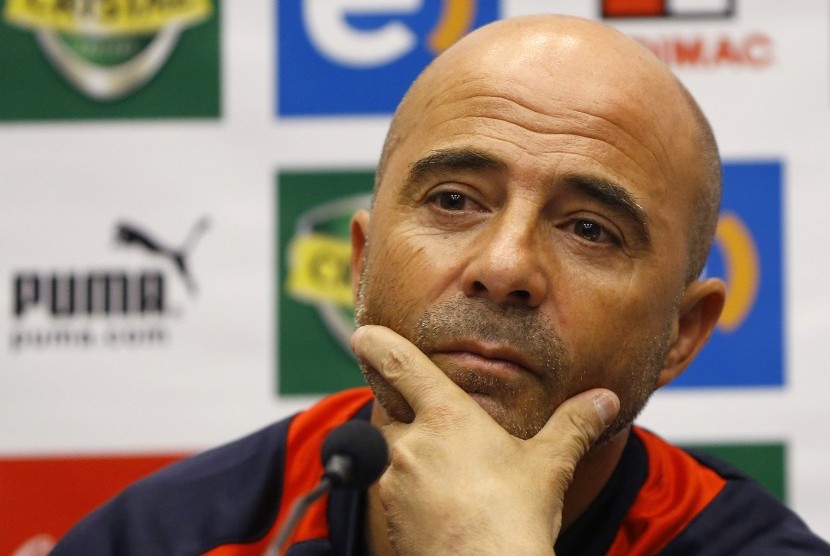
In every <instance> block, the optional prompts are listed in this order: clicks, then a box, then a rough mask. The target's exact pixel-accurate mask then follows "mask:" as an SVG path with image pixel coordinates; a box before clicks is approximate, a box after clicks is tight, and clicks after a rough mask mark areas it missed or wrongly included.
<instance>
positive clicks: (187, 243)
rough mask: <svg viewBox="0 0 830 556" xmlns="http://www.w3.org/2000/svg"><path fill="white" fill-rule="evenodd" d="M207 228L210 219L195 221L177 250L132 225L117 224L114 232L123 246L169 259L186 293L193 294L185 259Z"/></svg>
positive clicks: (191, 278) (194, 286)
mask: <svg viewBox="0 0 830 556" xmlns="http://www.w3.org/2000/svg"><path fill="white" fill-rule="evenodd" d="M209 227H210V219H209V218H208V217H207V216H203V217H202V218H200V219H199V220H197V221H196V223H195V224H194V225H193V227H191V228H190V231H189V232H188V234H187V236H186V237H185V240H184V241H183V242H182V246H181V247H179V248H178V249H176V248H172V247H167V246H165V245H164V244H162V243H161V242H160V241H158V240H157V239H155V238H153V237H152V236H151V235H150V234H148V233H147V232H145V231H144V230H142V229H141V228H139V227H137V226H135V225H133V224H129V223H125V222H119V223H118V224H116V227H115V230H116V240H117V241H118V242H120V243H123V244H125V245H131V244H136V245H140V246H142V247H144V248H145V249H147V250H148V251H150V252H151V253H156V254H158V255H161V256H163V257H165V258H167V259H170V260H171V261H172V262H173V265H174V266H175V267H176V270H178V272H179V276H181V277H182V280H183V281H184V284H185V286H186V287H187V289H188V291H189V292H190V293H191V294H195V293H196V282H195V280H194V279H193V276H192V275H191V274H190V270H189V267H188V264H187V257H189V256H190V253H191V252H192V251H193V248H194V247H195V245H196V242H197V241H198V240H199V238H200V237H201V236H202V234H204V233H205V231H206V230H207V229H208V228H209Z"/></svg>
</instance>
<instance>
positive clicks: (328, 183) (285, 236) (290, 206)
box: [277, 171, 374, 394]
mask: <svg viewBox="0 0 830 556" xmlns="http://www.w3.org/2000/svg"><path fill="white" fill-rule="evenodd" d="M373 179H374V174H373V173H372V172H323V171H320V172H282V173H280V174H279V176H278V178H277V208H278V214H279V222H280V224H279V242H278V243H279V248H278V254H277V257H278V259H277V260H278V261H279V276H280V279H279V284H278V288H279V295H278V296H277V298H278V302H279V308H278V315H279V318H278V338H277V340H278V346H279V347H278V352H279V353H278V357H277V364H278V366H279V367H278V375H279V380H278V383H279V393H281V394H318V393H327V392H333V391H335V390H339V389H342V388H347V387H350V386H356V385H358V384H362V383H363V379H362V377H361V375H360V371H359V369H358V368H357V364H356V363H355V360H354V357H353V356H352V353H351V350H350V349H349V338H350V337H351V334H352V330H354V325H353V321H354V308H353V304H352V287H351V271H350V264H349V263H350V257H351V242H350V239H349V223H350V221H351V216H352V214H353V213H354V212H355V211H356V210H357V209H359V208H366V207H368V206H369V200H370V192H371V189H372V181H373Z"/></svg>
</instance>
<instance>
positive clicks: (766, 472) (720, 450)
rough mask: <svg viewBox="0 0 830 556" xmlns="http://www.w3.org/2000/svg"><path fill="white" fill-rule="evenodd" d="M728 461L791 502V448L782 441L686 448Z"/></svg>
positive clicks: (776, 495)
mask: <svg viewBox="0 0 830 556" xmlns="http://www.w3.org/2000/svg"><path fill="white" fill-rule="evenodd" d="M684 448H689V449H691V450H696V451H699V452H703V453H706V454H709V455H712V456H715V457H716V458H719V459H722V460H724V461H727V462H729V463H731V464H732V465H734V466H735V467H737V468H738V469H740V470H741V471H743V472H744V473H746V474H747V475H749V476H750V477H752V478H753V479H755V480H756V481H758V482H759V483H760V484H761V486H763V487H764V488H765V489H766V490H767V492H769V493H770V494H772V495H773V496H775V497H776V498H778V499H779V500H781V501H783V502H786V501H787V475H786V461H787V445H786V444H785V443H781V442H764V443H740V444H692V445H687V446H684Z"/></svg>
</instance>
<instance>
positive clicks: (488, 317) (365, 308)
mask: <svg viewBox="0 0 830 556" xmlns="http://www.w3.org/2000/svg"><path fill="white" fill-rule="evenodd" d="M366 262H367V261H364V265H363V272H362V274H361V277H360V283H359V288H358V296H357V300H356V302H355V324H356V326H363V325H365V324H378V325H382V326H387V327H389V328H391V329H392V330H394V331H395V332H397V333H398V334H401V335H402V336H403V337H405V338H406V339H408V340H409V341H411V342H412V343H413V344H414V345H415V346H416V347H417V348H418V349H419V350H421V351H422V352H423V353H424V354H426V355H427V356H428V357H430V358H431V359H432V356H433V355H434V353H435V351H436V347H438V346H441V345H446V343H447V341H448V340H449V339H465V340H474V341H475V340H477V341H481V342H488V343H499V344H506V345H510V346H511V347H512V348H513V349H514V350H517V351H519V352H520V353H522V354H523V356H524V357H525V358H526V359H527V360H528V361H531V362H533V366H534V368H535V370H536V371H537V372H536V373H535V374H530V373H529V371H528V374H527V375H526V376H522V377H519V378H520V379H521V380H518V381H515V382H511V381H504V380H501V379H499V378H497V377H495V376H493V375H490V374H484V373H480V372H478V371H476V370H475V369H470V368H466V367H460V366H457V365H454V364H444V365H443V366H442V367H441V370H442V371H443V372H444V373H445V374H446V375H447V376H448V377H449V378H450V379H452V380H453V382H455V383H456V384H457V385H458V386H460V387H461V388H462V389H463V390H464V391H466V392H467V393H468V394H470V395H471V396H473V397H474V398H478V399H481V398H482V397H483V398H484V399H486V400H487V401H486V402H480V404H481V406H482V407H483V408H484V409H485V410H486V411H487V412H488V414H489V415H490V416H491V417H492V418H493V420H495V421H496V422H497V423H498V424H499V425H501V426H502V428H504V429H505V430H506V431H507V432H508V433H510V434H511V435H513V436H515V437H517V438H522V439H528V438H532V437H533V436H535V435H536V434H537V433H538V432H539V431H540V430H541V429H542V427H544V425H545V424H546V423H547V421H548V420H549V419H550V416H551V415H552V414H553V411H554V410H555V409H556V408H557V407H559V405H560V404H561V403H562V402H564V401H565V400H566V399H568V398H569V397H571V396H574V395H576V394H578V393H580V392H582V391H584V390H587V389H589V388H592V387H593V386H594V385H590V384H584V382H585V377H584V375H583V374H582V373H574V372H573V371H572V365H571V362H570V359H569V356H568V352H567V350H566V349H565V346H564V343H563V342H562V340H561V339H560V337H559V336H558V335H557V334H556V332H555V330H554V328H553V326H552V325H551V323H550V322H549V321H548V320H547V319H546V318H545V317H544V316H543V315H541V314H540V313H538V312H536V311H535V310H533V309H529V308H527V307H524V306H516V305H512V306H499V305H496V304H494V303H492V302H491V301H489V300H487V299H485V298H479V297H467V296H464V295H458V296H456V297H453V298H449V299H446V300H444V301H441V302H439V303H437V304H435V305H433V306H432V307H430V308H429V309H428V310H427V311H426V312H424V313H423V314H422V315H421V316H420V317H419V318H418V320H417V321H416V323H415V324H414V326H412V325H409V324H407V323H406V321H405V319H404V318H403V317H402V316H400V315H397V314H388V311H393V312H396V311H398V310H399V308H398V306H397V305H396V304H395V303H394V302H392V300H391V299H388V298H389V295H388V294H387V293H386V289H385V288H383V287H382V286H381V287H380V288H374V290H373V287H372V285H371V284H370V279H369V270H368V267H367V265H366ZM668 341H669V331H668V327H666V330H665V331H664V332H663V333H661V334H660V335H658V337H655V338H651V339H649V340H643V341H642V342H640V343H638V345H637V346H635V347H634V348H633V349H634V350H635V351H636V353H635V354H634V355H635V356H634V360H635V361H639V363H640V365H638V368H637V369H636V371H632V372H630V373H628V376H627V377H626V379H627V380H628V382H627V384H626V391H625V392H616V393H617V394H618V396H620V398H621V408H620V412H619V414H618V416H617V418H616V419H615V421H614V422H613V423H612V424H611V425H610V426H609V427H608V428H607V429H606V430H605V431H604V432H603V433H602V435H601V437H600V438H599V440H598V441H597V442H595V443H594V447H595V448H596V447H598V446H601V445H604V444H605V443H607V442H608V441H609V440H610V439H612V438H613V437H615V436H616V435H617V434H618V433H619V432H621V431H622V430H624V429H626V428H628V427H629V426H630V425H631V423H632V422H633V421H634V419H635V418H636V416H637V415H638V414H639V413H640V411H641V410H642V408H643V407H644V406H645V404H646V403H647V401H648V399H649V397H650V396H651V394H652V393H653V392H654V390H655V389H656V387H657V381H658V378H659V372H660V369H661V367H662V361H663V359H664V356H665V353H666V350H667V346H668ZM359 363H360V368H361V370H362V372H363V376H364V378H365V379H366V382H367V383H368V385H369V386H370V388H371V389H372V391H373V392H374V394H375V397H376V399H377V401H378V403H379V404H380V405H381V406H382V407H383V408H384V410H385V411H386V413H387V414H388V415H389V416H390V417H392V418H393V419H395V420H397V421H400V422H405V423H409V422H412V420H413V419H414V413H413V411H412V408H411V407H410V406H409V404H408V403H407V402H406V400H405V399H404V398H403V397H402V396H401V395H400V394H399V393H398V392H397V391H396V390H395V389H394V388H393V387H392V386H391V385H390V384H389V383H388V382H387V381H386V380H385V379H384V378H383V377H382V376H381V375H380V374H379V373H378V372H377V371H376V370H375V369H373V368H371V367H369V366H368V365H366V364H365V363H364V362H362V361H360V362H359ZM439 366H440V365H439Z"/></svg>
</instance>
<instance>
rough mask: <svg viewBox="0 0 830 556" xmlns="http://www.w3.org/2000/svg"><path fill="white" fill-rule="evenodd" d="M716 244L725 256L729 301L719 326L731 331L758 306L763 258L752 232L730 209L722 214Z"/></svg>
mask: <svg viewBox="0 0 830 556" xmlns="http://www.w3.org/2000/svg"><path fill="white" fill-rule="evenodd" d="M715 246H716V247H717V248H718V249H719V250H720V252H721V255H722V257H723V266H724V280H725V282H726V304H725V305H724V308H723V313H722V314H721V317H720V321H719V322H718V328H720V329H722V330H723V331H725V332H732V331H734V330H736V329H737V328H738V327H740V326H741V324H742V323H743V322H744V320H746V318H747V316H749V312H750V311H751V310H752V307H753V306H754V305H755V300H756V298H757V297H758V286H759V277H760V275H761V265H760V258H759V257H758V249H757V247H756V246H755V241H754V240H753V238H752V233H751V232H750V231H749V229H748V228H747V226H746V224H744V222H743V221H742V220H741V219H740V218H739V217H738V216H737V215H736V214H734V213H731V212H724V213H723V214H721V217H720V220H719V221H718V228H717V231H716V233H715Z"/></svg>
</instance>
